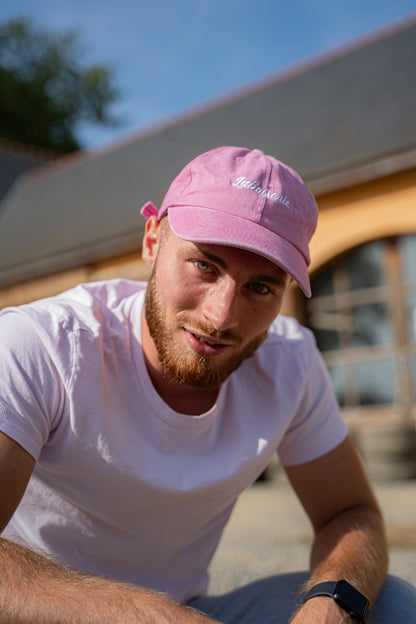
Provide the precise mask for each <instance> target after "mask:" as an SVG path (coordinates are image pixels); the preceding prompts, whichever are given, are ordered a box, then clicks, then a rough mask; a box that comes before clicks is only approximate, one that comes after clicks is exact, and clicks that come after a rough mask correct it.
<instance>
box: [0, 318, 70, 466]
mask: <svg viewBox="0 0 416 624" xmlns="http://www.w3.org/2000/svg"><path fill="white" fill-rule="evenodd" d="M51 351H52V350H51V348H50V346H48V345H47V344H45V342H44V340H42V337H41V335H40V333H39V332H38V328H37V327H36V325H35V324H34V323H33V322H32V320H31V319H30V318H29V317H28V316H27V315H25V314H24V313H23V312H21V311H19V309H17V308H10V309H8V310H5V311H3V312H2V314H1V315H0V431H2V432H3V433H5V434H6V435H8V436H9V437H10V438H12V439H13V440H15V441H16V442H18V444H20V445H21V446H22V447H23V448H24V449H25V450H26V451H28V453H30V454H31V455H32V457H34V459H36V460H37V459H38V457H39V454H40V452H41V450H42V447H43V446H44V445H45V444H46V442H47V440H48V438H49V435H50V433H51V431H52V430H53V429H54V428H55V427H56V425H57V422H58V420H59V415H60V413H61V411H62V405H63V402H64V400H65V389H64V384H63V381H62V377H61V375H60V374H59V373H58V370H57V368H56V366H55V364H54V361H53V354H52V352H51Z"/></svg>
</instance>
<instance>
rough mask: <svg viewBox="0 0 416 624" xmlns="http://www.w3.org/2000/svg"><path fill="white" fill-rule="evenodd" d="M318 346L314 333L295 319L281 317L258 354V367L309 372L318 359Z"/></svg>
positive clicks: (275, 322)
mask: <svg viewBox="0 0 416 624" xmlns="http://www.w3.org/2000/svg"><path fill="white" fill-rule="evenodd" d="M316 353H317V346H316V341H315V337H314V335H313V333H312V332H311V330H310V329H308V328H306V327H304V326H303V325H301V324H300V323H299V321H297V320H296V319H295V318H292V317H288V316H284V315H279V316H278V317H277V318H276V319H275V321H274V322H273V324H272V325H271V326H270V328H269V333H268V335H267V338H266V339H265V340H264V342H263V343H262V344H261V345H260V347H259V348H258V350H257V352H256V359H257V365H258V366H261V367H262V368H267V369H268V368H269V367H270V366H272V367H273V368H275V367H276V366H278V365H279V363H280V364H281V365H282V366H283V368H284V369H285V370H290V369H291V368H293V367H294V368H295V369H296V370H298V369H299V367H300V368H301V369H304V370H307V369H308V368H309V366H310V365H311V364H312V362H313V361H314V360H315V358H316Z"/></svg>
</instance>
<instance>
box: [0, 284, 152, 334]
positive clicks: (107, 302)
mask: <svg viewBox="0 0 416 624" xmlns="http://www.w3.org/2000/svg"><path fill="white" fill-rule="evenodd" d="M145 289H146V284H145V283H143V282H135V281H132V280H123V279H114V280H106V281H97V282H86V283H81V284H78V285H77V286H74V287H73V288H70V289H68V290H65V291H63V292H61V293H59V294H56V295H53V296H51V297H46V298H43V299H38V300H37V301H33V302H31V303H28V304H24V305H21V306H18V307H10V308H6V309H4V310H3V311H2V312H1V313H0V315H1V316H3V317H6V316H10V315H12V316H13V317H14V318H16V320H17V319H18V318H19V319H21V322H26V323H27V322H29V323H34V324H35V325H36V326H37V327H39V328H40V327H43V328H44V329H45V330H46V331H47V333H53V331H54V329H55V330H57V329H58V328H60V330H62V329H64V330H70V329H71V328H73V327H75V326H77V325H79V326H84V325H85V327H88V328H89V329H90V330H92V331H93V328H94V326H95V325H97V326H99V325H101V324H103V322H105V318H110V317H112V316H114V315H118V316H119V317H122V316H123V314H124V313H125V314H128V308H129V302H130V301H132V300H135V299H136V297H137V295H140V293H144V291H145Z"/></svg>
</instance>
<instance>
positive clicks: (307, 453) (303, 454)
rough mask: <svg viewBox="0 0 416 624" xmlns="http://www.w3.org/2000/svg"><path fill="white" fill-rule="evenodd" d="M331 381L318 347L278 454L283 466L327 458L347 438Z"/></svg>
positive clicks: (313, 353) (314, 349)
mask: <svg viewBox="0 0 416 624" xmlns="http://www.w3.org/2000/svg"><path fill="white" fill-rule="evenodd" d="M347 434H348V429H347V426H346V424H345V422H344V420H343V418H342V416H341V412H340V409H339V406H338V402H337V400H336V397H335V393H334V390H333V386H332V382H331V379H330V376H329V373H328V371H327V368H326V366H325V363H324V362H323V359H322V356H321V354H320V353H319V351H318V349H317V348H316V346H314V348H313V350H312V361H311V365H310V366H309V368H308V372H307V375H306V378H305V382H304V385H303V390H302V393H301V396H300V399H299V402H298V405H297V409H296V412H295V415H294V418H293V419H292V420H291V423H290V425H289V427H288V429H287V431H286V433H285V435H284V436H283V438H282V441H281V443H280V445H279V448H278V453H279V456H280V459H281V461H282V464H283V465H285V466H294V465H298V464H302V463H305V462H308V461H312V460H313V459H317V458H318V457H321V456H322V455H325V454H326V453H328V452H329V451H331V450H332V449H334V448H335V447H336V446H338V445H339V444H340V443H341V442H342V441H343V440H344V439H345V438H346V436H347Z"/></svg>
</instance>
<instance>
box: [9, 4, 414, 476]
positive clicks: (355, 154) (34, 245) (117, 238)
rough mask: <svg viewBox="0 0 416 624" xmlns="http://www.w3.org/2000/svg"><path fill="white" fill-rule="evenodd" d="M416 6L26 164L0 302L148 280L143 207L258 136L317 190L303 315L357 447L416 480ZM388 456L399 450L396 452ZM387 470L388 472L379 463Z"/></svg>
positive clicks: (299, 298)
mask: <svg viewBox="0 0 416 624" xmlns="http://www.w3.org/2000/svg"><path fill="white" fill-rule="evenodd" d="M415 58H416V15H412V16H410V17H409V18H407V19H406V20H404V21H402V22H400V23H395V24H393V25H390V26H389V27H387V28H385V29H383V30H382V31H378V32H376V33H374V34H373V36H371V37H367V38H361V39H359V40H356V41H354V42H353V43H352V44H350V45H348V46H346V47H345V46H343V47H342V48H339V49H337V50H333V51H331V52H330V53H328V54H324V55H320V56H318V57H315V58H313V59H311V60H310V61H309V62H307V63H304V64H301V65H296V66H294V67H290V68H288V69H287V70H286V71H284V72H281V73H279V74H278V75H276V76H272V77H270V78H269V79H268V80H267V81H264V82H261V83H258V84H256V85H253V86H251V87H250V88H248V89H246V90H244V91H242V92H240V93H237V94H233V95H232V96H230V97H227V98H224V100H223V101H219V102H215V103H212V104H211V105H209V106H207V107H203V108H201V109H199V110H195V111H193V112H192V113H190V114H187V115H184V117H183V118H180V119H175V120H172V121H171V122H168V123H166V124H165V125H163V126H161V127H158V128H155V129H153V130H152V131H149V132H148V133H143V134H141V135H139V136H137V137H133V138H132V139H131V140H130V141H127V142H125V143H122V144H120V145H116V146H113V147H112V148H111V149H108V150H107V151H103V152H101V153H98V154H93V155H89V154H85V153H80V154H77V155H74V156H68V157H65V158H62V159H59V160H58V161H55V162H54V163H52V164H48V165H47V166H43V167H40V168H39V167H38V168H36V169H33V170H30V171H26V172H25V173H23V174H22V175H20V176H19V177H18V178H17V180H15V182H14V184H13V185H12V186H11V188H10V189H9V190H8V192H7V193H6V194H5V196H4V197H3V199H2V201H1V203H0V234H1V241H2V244H1V247H0V306H4V305H9V304H19V303H24V302H26V301H29V300H32V299H35V298H39V297H42V296H47V295H49V294H54V293H56V292H58V291H61V290H63V289H65V288H67V287H70V286H72V285H74V284H75V283H78V282H80V281H88V280H96V279H104V278H109V277H110V278H111V277H118V276H123V277H128V278H132V279H146V277H147V275H148V273H147V269H146V267H145V266H144V264H143V263H142V262H141V261H140V237H141V233H142V230H143V225H144V223H143V220H142V219H141V217H140V216H139V209H140V206H141V205H142V204H144V203H145V202H146V201H147V200H149V199H151V200H152V201H154V202H155V203H156V205H158V204H160V203H161V200H162V197H163V195H164V193H165V191H166V189H167V187H168V184H169V182H170V181H171V180H172V178H173V177H174V176H175V175H176V174H177V173H178V172H179V170H180V169H181V168H182V166H183V165H184V164H185V163H186V162H187V161H188V160H190V159H191V158H193V157H194V156H195V155H196V154H198V153H200V152H202V151H204V150H206V149H210V148H211V147H214V146H216V145H221V144H233V145H244V146H248V147H259V148H261V149H263V150H264V151H266V152H268V153H271V154H273V155H275V156H276V157H277V158H279V159H281V160H283V161H285V162H286V163H288V164H289V165H291V166H292V167H294V168H295V169H297V170H298V171H299V172H300V173H301V175H302V176H303V177H304V179H305V180H306V182H307V183H308V185H309V187H310V189H311V190H312V191H313V192H314V193H315V195H316V197H317V200H318V204H319V208H320V222H319V226H318V230H317V234H316V236H315V238H314V240H313V244H312V265H311V276H312V290H313V295H314V296H313V298H312V299H311V300H310V301H308V300H306V299H305V298H304V297H303V295H302V294H301V293H300V291H299V290H298V289H297V288H296V287H294V288H292V290H291V292H290V296H289V298H288V301H287V303H286V307H285V310H284V311H285V312H287V313H290V314H294V315H295V316H297V317H298V318H299V319H300V320H301V321H302V322H304V323H305V324H307V325H309V326H310V327H311V328H312V329H313V331H314V332H315V335H316V337H317V341H318V344H319V346H320V348H321V350H322V353H323V356H324V358H325V360H326V362H327V364H328V367H329V370H330V373H331V376H332V379H333V382H334V386H335V389H336V392H337V395H338V398H339V401H340V403H341V406H342V409H343V411H344V413H345V416H346V418H347V421H348V422H349V424H350V426H351V429H352V430H353V431H354V433H356V435H357V438H358V441H359V444H360V445H361V447H362V450H363V454H364V456H365V457H366V459H367V461H368V463H371V464H372V468H373V469H374V473H375V474H379V473H380V472H382V470H383V466H384V465H385V464H386V455H389V456H390V457H389V461H387V463H389V462H390V459H391V460H392V461H393V460H394V463H395V465H396V468H397V469H396V472H395V475H396V476H405V475H406V476H409V475H412V476H416V442H415V434H414V431H415V422H416V122H415V119H416V83H415V80H414V59H415ZM390 463H391V462H390ZM380 466H381V468H380Z"/></svg>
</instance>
